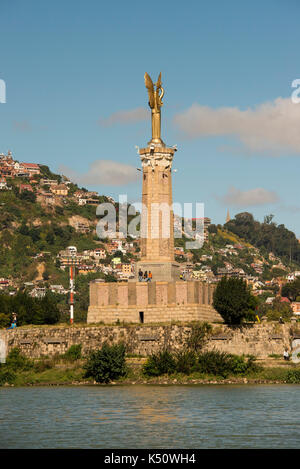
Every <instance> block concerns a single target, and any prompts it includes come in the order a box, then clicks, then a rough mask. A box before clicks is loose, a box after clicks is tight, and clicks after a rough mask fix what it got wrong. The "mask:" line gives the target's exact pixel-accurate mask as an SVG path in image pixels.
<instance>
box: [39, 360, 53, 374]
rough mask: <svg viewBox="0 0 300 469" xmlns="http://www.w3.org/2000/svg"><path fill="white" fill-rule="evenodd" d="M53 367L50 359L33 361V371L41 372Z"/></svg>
mask: <svg viewBox="0 0 300 469" xmlns="http://www.w3.org/2000/svg"><path fill="white" fill-rule="evenodd" d="M51 368H53V362H52V361H50V360H41V361H38V362H35V363H34V371H36V372H37V373H43V371H46V370H50V369H51Z"/></svg>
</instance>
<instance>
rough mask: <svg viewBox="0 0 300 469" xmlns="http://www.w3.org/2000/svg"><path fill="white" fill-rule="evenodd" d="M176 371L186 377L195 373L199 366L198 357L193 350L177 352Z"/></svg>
mask: <svg viewBox="0 0 300 469" xmlns="http://www.w3.org/2000/svg"><path fill="white" fill-rule="evenodd" d="M175 360H176V371H177V372H178V373H184V374H186V375H189V374H191V373H192V372H193V371H195V368H196V365H197V355H196V353H195V351H193V350H182V351H179V352H177V354H176V356H175Z"/></svg>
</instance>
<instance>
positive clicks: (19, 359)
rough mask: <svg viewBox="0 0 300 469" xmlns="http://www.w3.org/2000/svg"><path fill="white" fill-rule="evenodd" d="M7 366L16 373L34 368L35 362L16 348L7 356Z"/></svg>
mask: <svg viewBox="0 0 300 469" xmlns="http://www.w3.org/2000/svg"><path fill="white" fill-rule="evenodd" d="M6 365H7V367H8V368H11V369H12V370H14V371H15V370H20V371H26V370H30V369H31V368H32V367H33V362H32V361H31V360H30V359H29V358H27V357H25V355H22V354H21V351H20V349H19V348H18V347H14V348H13V349H11V351H10V352H9V354H8V355H7V358H6Z"/></svg>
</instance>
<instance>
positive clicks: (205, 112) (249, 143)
mask: <svg viewBox="0 0 300 469" xmlns="http://www.w3.org/2000/svg"><path fill="white" fill-rule="evenodd" d="M174 122H175V124H176V125H177V126H178V127H179V128H180V129H181V130H182V131H183V132H184V133H185V134H186V135H187V136H188V137H191V138H196V137H200V136H221V135H224V136H236V137H237V138H238V139H239V140H240V141H241V142H242V143H243V144H244V145H245V147H246V148H247V149H250V150H251V151H252V152H265V153H268V154H269V155H272V156H279V155H280V154H287V153H296V154H300V132H299V122H300V104H299V105H297V104H294V103H293V102H292V100H291V99H290V98H285V99H284V98H280V97H279V98H277V99H275V100H274V101H272V102H266V103H263V104H261V105H259V106H256V107H255V108H254V109H246V110H244V111H242V110H240V109H238V108H236V107H224V108H219V109H212V108H210V107H208V106H200V105H198V104H194V105H193V106H191V107H190V108H189V109H187V110H186V111H184V112H182V113H179V114H177V115H176V116H175V118H174Z"/></svg>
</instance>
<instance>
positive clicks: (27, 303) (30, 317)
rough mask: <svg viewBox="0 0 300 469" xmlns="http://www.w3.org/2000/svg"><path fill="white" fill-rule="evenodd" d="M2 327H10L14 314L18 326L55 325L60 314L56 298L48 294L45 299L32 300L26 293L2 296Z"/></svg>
mask: <svg viewBox="0 0 300 469" xmlns="http://www.w3.org/2000/svg"><path fill="white" fill-rule="evenodd" d="M0 311H1V315H0V327H1V326H2V327H6V326H8V325H9V323H10V321H11V319H12V313H16V314H17V325H18V326H23V325H25V324H55V323H57V322H58V320H59V317H60V312H59V309H58V307H57V301H56V296H55V295H53V294H52V293H47V294H46V295H45V296H44V298H32V297H31V296H29V295H28V294H27V293H26V292H21V291H19V292H18V293H17V294H16V295H12V296H11V295H7V294H4V293H1V294H0Z"/></svg>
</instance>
